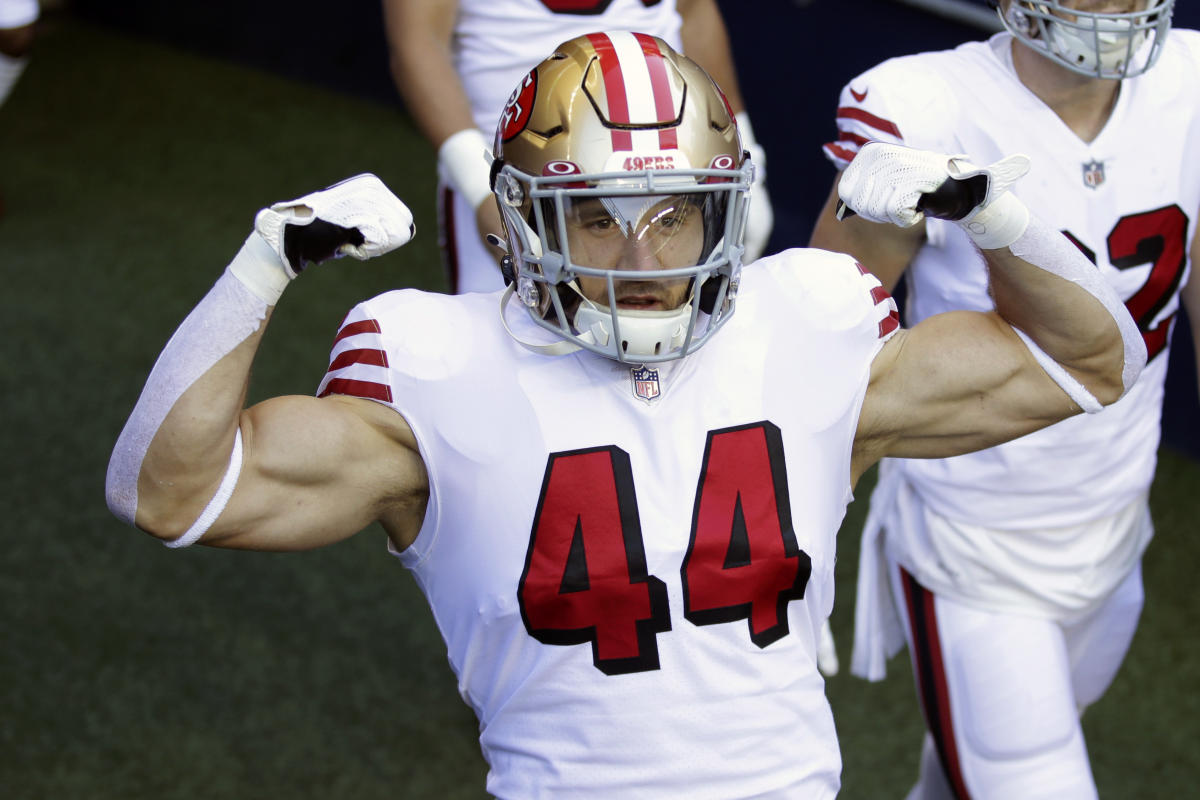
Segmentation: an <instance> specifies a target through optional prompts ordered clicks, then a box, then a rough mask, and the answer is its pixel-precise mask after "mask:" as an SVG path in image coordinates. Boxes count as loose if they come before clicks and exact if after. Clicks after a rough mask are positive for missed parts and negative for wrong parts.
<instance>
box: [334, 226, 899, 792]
mask: <svg viewBox="0 0 1200 800" xmlns="http://www.w3.org/2000/svg"><path fill="white" fill-rule="evenodd" d="M499 297H500V295H499V294H469V295H459V296H446V295H433V294H426V293H421V292H417V291H412V290H404V291H396V292H390V293H387V294H384V295H381V296H379V297H377V298H374V299H372V300H369V301H367V302H365V303H362V304H361V305H359V306H357V307H356V308H355V309H354V310H353V311H352V312H351V313H350V315H349V316H348V317H347V318H346V320H345V321H344V322H343V324H342V328H341V331H340V333H339V334H338V337H337V341H336V343H335V346H334V349H333V353H332V357H331V362H330V369H329V372H328V373H327V375H326V377H325V379H324V381H323V382H322V384H321V387H320V389H319V390H318V393H319V394H321V395H326V394H331V393H338V394H346V395H354V396H358V397H366V398H371V399H373V400H376V401H378V402H381V403H384V404H386V405H388V406H390V407H391V408H393V409H395V410H396V411H397V413H400V414H402V415H403V416H404V418H405V419H406V420H407V421H408V423H409V425H410V426H411V427H412V429H413V431H414V433H415V434H416V438H417V441H418V442H419V446H420V453H421V457H422V459H423V461H424V464H425V467H426V470H427V472H428V475H429V485H430V497H429V504H428V510H427V512H426V517H425V521H424V524H423V527H422V529H421V531H420V533H419V535H418V536H417V539H416V541H415V542H414V543H413V544H412V545H411V546H410V547H408V548H406V549H405V550H404V551H403V552H401V553H399V557H400V559H401V560H402V561H403V563H404V564H405V565H406V566H407V567H408V568H409V569H410V570H411V571H412V573H413V575H414V576H415V577H416V580H417V582H418V583H419V585H420V586H421V589H422V590H423V591H424V593H425V595H426V597H427V599H428V602H429V605H430V607H431V608H432V610H433V614H434V618H435V619H436V622H437V625H438V628H439V629H440V631H441V633H442V636H443V638H444V639H445V642H446V646H447V649H448V653H449V659H450V664H451V666H452V667H453V669H454V672H455V674H456V675H457V678H458V685H459V690H460V692H461V694H462V696H463V698H464V699H465V700H466V701H467V702H468V703H469V704H470V705H471V707H472V708H473V709H474V710H475V712H476V714H477V715H478V717H479V721H480V742H481V745H482V749H483V752H484V756H485V757H486V759H487V761H488V763H489V766H490V771H489V775H488V783H487V788H488V791H489V792H491V793H492V794H494V795H496V796H499V797H503V798H522V799H523V800H527V799H529V798H606V800H608V799H611V798H616V797H621V798H639V797H654V798H658V797H689V798H721V799H722V800H729V799H730V798H737V797H762V798H767V797H770V798H784V797H787V798H795V797H804V798H825V797H833V796H834V795H835V794H836V791H837V788H838V786H839V773H840V757H839V754H838V746H837V737H836V733H835V731H834V726H833V720H832V717H831V714H830V709H829V706H828V703H827V701H826V699H825V695H824V683H823V681H822V679H821V677H820V675H819V674H818V672H817V670H816V666H815V652H816V636H817V632H818V631H819V630H820V623H821V621H822V620H823V619H824V618H825V617H826V616H828V613H829V610H830V607H831V604H832V602H833V548H834V538H835V535H836V532H837V529H838V526H839V524H840V522H841V520H842V517H843V515H844V512H845V508H846V504H847V502H848V501H849V500H850V498H851V486H850V459H851V449H852V446H853V442H854V435H855V430H856V427H857V424H858V416H859V411H860V408H861V404H862V401H863V397H864V394H865V392H866V387H867V383H868V378H869V371H870V364H871V361H872V359H873V358H874V357H875V355H876V353H877V352H878V351H879V349H880V348H881V347H882V345H883V343H884V342H885V341H886V340H887V338H889V337H890V336H891V335H892V333H893V332H894V331H895V330H896V328H897V327H898V320H897V313H896V307H895V303H894V302H893V301H892V300H891V298H890V296H889V295H888V294H887V293H886V292H885V291H884V290H883V289H882V287H880V286H879V282H878V280H876V279H875V278H874V277H873V276H870V275H868V274H866V273H865V271H863V270H861V269H860V268H859V267H858V266H857V265H856V264H855V263H854V261H853V260H852V259H850V258H849V257H847V256H843V255H839V254H831V253H825V252H823V251H816V250H811V251H805V250H793V251H788V252H786V253H782V254H779V255H778V256H774V257H772V258H770V259H764V260H762V261H759V262H757V263H755V264H753V265H751V266H749V267H747V268H746V269H745V270H744V271H743V273H742V282H741V287H740V291H739V296H738V307H737V312H736V313H735V314H734V315H733V317H732V318H730V320H729V321H728V322H727V323H726V325H725V326H724V327H723V328H722V329H721V330H720V331H719V332H718V333H717V334H716V335H715V336H714V337H713V338H712V340H711V341H710V342H709V343H708V344H706V345H705V346H704V347H703V348H701V349H700V350H699V351H697V352H695V353H693V354H691V355H689V356H687V357H686V358H683V359H681V360H678V361H674V362H670V363H668V364H660V365H657V368H653V369H650V368H644V367H638V366H632V367H631V366H630V365H622V364H619V363H617V362H615V361H610V360H608V359H605V358H602V357H598V356H596V355H594V354H591V353H587V352H577V353H574V354H571V355H566V356H557V357H550V356H545V355H538V354H534V353H532V352H529V351H527V350H526V349H524V348H523V347H521V345H519V344H518V343H517V342H515V341H513V339H512V338H510V337H509V336H508V335H506V334H505V332H504V330H503V329H502V327H501V324H500V315H499V312H498V300H499ZM506 318H507V320H508V324H509V325H510V326H511V328H512V330H513V332H514V334H515V335H516V336H517V337H520V338H521V339H522V340H526V341H540V342H546V341H554V340H552V339H548V338H547V337H549V334H548V333H547V332H545V331H543V330H542V329H540V328H538V327H536V326H535V325H534V324H533V323H532V321H531V320H529V319H528V317H527V316H526V313H525V311H524V310H523V309H520V308H518V307H517V304H516V302H515V301H514V303H513V304H512V305H511V306H510V307H509V311H508V313H507V317H506ZM401 702H402V700H401Z"/></svg>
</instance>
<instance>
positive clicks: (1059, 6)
mask: <svg viewBox="0 0 1200 800" xmlns="http://www.w3.org/2000/svg"><path fill="white" fill-rule="evenodd" d="M1089 5H1094V4H1089V3H1083V2H1071V0H1009V2H1007V3H1001V4H1000V6H999V12H1000V19H1001V20H1002V21H1003V22H1004V27H1005V28H1007V29H1008V30H1009V32H1010V33H1012V35H1013V36H1015V37H1016V38H1017V39H1019V40H1021V41H1022V42H1024V43H1025V44H1026V45H1028V46H1029V47H1032V48H1033V49H1035V50H1037V51H1039V52H1041V53H1042V54H1044V55H1045V56H1046V57H1047V58H1049V59H1050V60H1052V61H1055V62H1057V63H1059V64H1062V65H1063V66H1064V67H1066V68H1067V69H1069V70H1072V71H1074V72H1078V73H1080V74H1082V75H1088V76H1090V77H1094V78H1108V79H1114V80H1120V79H1122V78H1132V77H1134V76H1137V75H1140V74H1142V73H1143V72H1145V71H1146V70H1148V69H1150V67H1152V66H1154V62H1155V61H1157V60H1158V55H1159V53H1160V52H1162V47H1163V43H1164V42H1165V41H1166V39H1167V33H1168V32H1169V31H1170V30H1171V14H1172V13H1173V12H1174V10H1175V0H1134V2H1132V3H1130V4H1129V5H1128V6H1127V7H1128V8H1129V9H1130V10H1128V11H1123V12H1102V11H1087V10H1084V9H1085V8H1086V7H1088V6H1089ZM1109 7H1110V8H1111V7H1112V5H1109Z"/></svg>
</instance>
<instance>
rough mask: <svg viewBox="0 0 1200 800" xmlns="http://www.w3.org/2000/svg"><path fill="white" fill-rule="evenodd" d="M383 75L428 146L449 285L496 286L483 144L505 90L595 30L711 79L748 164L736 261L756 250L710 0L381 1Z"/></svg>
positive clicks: (732, 95) (732, 93)
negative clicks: (386, 62) (662, 52)
mask: <svg viewBox="0 0 1200 800" xmlns="http://www.w3.org/2000/svg"><path fill="white" fill-rule="evenodd" d="M384 18H385V23H386V32H387V37H388V42H389V44H390V46H391V59H392V75H393V77H394V80H395V82H396V86H397V87H398V88H399V90H400V94H401V95H402V97H403V98H404V103H405V106H406V107H407V109H408V111H409V113H410V114H412V116H413V119H414V120H415V122H416V124H417V127H418V128H420V130H421V132H422V133H423V134H424V135H425V137H426V138H427V139H428V140H429V141H430V142H431V143H432V144H433V146H434V147H435V148H436V149H437V151H438V175H439V187H438V216H439V219H438V222H439V226H440V231H439V242H440V244H441V247H442V260H443V262H444V264H445V266H446V270H447V273H448V277H449V281H450V288H451V291H453V292H456V293H459V292H491V291H495V290H497V289H501V288H503V286H504V283H503V281H502V279H501V275H500V270H499V269H498V264H499V261H500V257H501V253H500V252H499V251H498V250H497V249H496V248H494V247H492V246H490V245H488V244H487V243H486V242H485V241H484V238H483V237H484V236H485V235H486V234H487V233H488V232H493V233H500V217H499V215H498V213H497V212H496V204H495V203H493V202H492V200H491V188H490V184H489V177H488V163H489V161H490V158H489V157H488V155H487V154H488V151H489V150H490V149H491V137H492V134H493V133H494V132H495V130H496V123H497V121H498V120H499V117H500V112H501V111H502V110H503V109H504V107H505V103H506V101H507V100H508V96H509V94H510V93H511V92H512V90H513V86H515V85H517V82H518V81H519V80H520V79H521V77H522V76H524V75H525V73H527V72H528V71H529V70H530V69H531V68H532V67H533V66H534V65H535V64H537V62H539V61H541V59H542V58H543V57H544V56H545V54H546V53H548V52H550V51H551V50H553V49H554V47H555V46H557V45H558V44H559V43H560V42H564V41H566V40H567V39H572V38H574V37H576V36H582V35H583V34H585V33H590V32H592V31H598V30H626V31H639V32H642V33H648V34H650V35H652V36H658V37H659V38H661V39H664V40H665V41H666V42H667V43H668V44H670V45H671V47H673V48H675V49H676V50H679V51H680V52H684V53H689V54H691V56H692V57H693V58H694V59H695V60H696V61H697V62H698V63H699V64H700V65H701V66H703V67H704V68H705V70H707V71H708V73H709V74H710V75H712V76H713V78H714V79H715V80H716V82H717V85H719V86H720V87H721V88H722V90H724V92H725V95H726V97H727V98H728V99H729V102H730V105H731V106H732V107H733V110H734V112H736V113H737V114H738V123H739V126H740V129H741V132H742V144H743V146H745V147H746V148H747V149H748V150H750V152H751V157H752V159H753V161H754V164H755V170H756V173H755V191H754V203H753V204H752V206H751V209H752V210H751V217H750V223H749V224H750V228H749V229H748V231H747V234H746V249H747V253H748V255H747V257H746V259H745V260H746V262H750V261H753V260H754V259H756V258H758V256H759V255H761V254H762V253H763V251H764V249H765V247H766V244H767V239H768V237H769V236H770V234H771V227H772V224H773V213H772V210H771V203H770V198H769V197H768V195H767V190H766V189H767V187H766V183H765V180H766V157H765V154H764V152H763V149H762V148H761V147H760V146H759V145H758V144H757V142H756V141H755V139H754V137H753V134H752V133H751V129H750V122H749V118H748V116H747V114H746V110H745V105H744V103H743V100H742V96H741V91H740V90H739V88H738V82H737V75H736V73H735V70H734V65H733V59H732V56H731V54H730V51H729V38H728V36H727V34H726V31H725V23H724V21H723V20H722V18H721V12H720V9H719V8H718V7H717V3H716V0H384Z"/></svg>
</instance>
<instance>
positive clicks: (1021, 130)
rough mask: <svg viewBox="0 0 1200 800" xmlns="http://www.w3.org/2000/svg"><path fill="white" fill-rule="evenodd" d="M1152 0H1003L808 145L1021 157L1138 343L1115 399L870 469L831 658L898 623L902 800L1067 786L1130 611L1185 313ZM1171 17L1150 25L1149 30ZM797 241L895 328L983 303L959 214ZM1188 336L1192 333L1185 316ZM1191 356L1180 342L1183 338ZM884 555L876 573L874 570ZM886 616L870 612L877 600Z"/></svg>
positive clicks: (1180, 129) (1164, 50)
mask: <svg viewBox="0 0 1200 800" xmlns="http://www.w3.org/2000/svg"><path fill="white" fill-rule="evenodd" d="M1172 10H1173V0H1149V1H1148V2H1147V0H1106V2H1082V1H1081V0H1080V1H1075V0H1062V1H1061V2H1058V1H1055V0H1037V2H1003V3H1001V4H1000V7H999V14H1000V19H1001V20H1002V21H1003V24H1004V28H1005V29H1006V30H1005V31H1003V32H1001V33H998V34H997V35H995V36H993V37H992V38H991V39H989V40H988V41H984V42H971V43H967V44H964V45H961V46H960V47H958V48H956V49H954V50H949V51H945V52H929V53H921V54H917V55H912V56H905V57H902V58H894V59H891V60H888V61H885V62H883V63H882V64H879V65H878V66H876V67H874V68H872V69H870V70H868V71H866V72H865V73H863V74H861V75H859V76H857V77H855V78H853V79H852V80H851V81H850V82H849V83H847V84H846V85H845V87H844V88H843V90H842V93H841V98H840V100H839V104H838V110H837V128H838V138H837V140H836V141H834V142H831V143H830V144H828V145H826V146H825V153H826V155H827V156H828V158H829V159H830V160H831V161H832V162H833V163H834V164H835V165H836V166H837V167H838V168H839V169H845V168H846V167H847V165H849V164H851V163H852V162H853V161H854V160H855V159H856V157H857V155H858V154H859V153H860V152H862V150H861V148H862V147H863V145H864V143H865V142H868V141H885V142H892V143H898V144H905V145H909V146H912V147H917V148H922V149H932V150H937V151H941V152H949V153H964V154H966V156H967V157H969V158H970V159H972V160H974V161H977V162H979V163H987V161H988V160H989V159H992V158H993V157H995V156H997V155H998V154H1003V153H1010V152H1017V151H1019V152H1022V153H1027V154H1029V155H1030V156H1031V158H1032V162H1033V166H1032V168H1031V170H1030V173H1029V176H1028V177H1027V178H1025V179H1024V180H1023V181H1022V182H1021V183H1020V184H1019V185H1017V186H1016V187H1015V188H1014V190H1013V192H1014V194H1015V195H1017V196H1018V197H1020V198H1021V199H1022V201H1024V202H1025V203H1026V204H1027V205H1028V206H1029V208H1030V209H1031V210H1032V211H1034V213H1035V214H1036V215H1037V216H1038V217H1040V218H1041V219H1043V220H1045V221H1046V222H1047V223H1049V224H1050V225H1051V226H1053V227H1054V228H1055V229H1058V230H1060V231H1062V232H1063V233H1064V234H1065V235H1066V236H1067V237H1068V238H1070V239H1071V241H1072V242H1074V243H1075V245H1076V246H1077V247H1078V248H1079V250H1080V252H1081V253H1083V254H1084V255H1085V256H1086V258H1087V259H1088V261H1089V262H1091V263H1092V264H1093V265H1094V274H1095V275H1097V276H1100V277H1102V278H1103V279H1104V281H1106V282H1107V283H1108V284H1109V285H1111V286H1112V288H1113V289H1114V290H1115V291H1116V292H1117V294H1118V295H1119V296H1120V297H1121V299H1122V301H1123V302H1124V303H1125V305H1126V306H1127V307H1128V308H1129V311H1130V313H1131V314H1132V315H1133V318H1134V319H1135V320H1136V321H1137V324H1138V328H1139V330H1140V332H1141V335H1142V337H1143V338H1144V340H1145V344H1146V347H1147V350H1148V355H1149V364H1148V366H1147V368H1146V372H1145V373H1144V374H1143V376H1142V379H1141V380H1140V381H1139V383H1138V384H1137V386H1135V387H1134V388H1133V390H1132V391H1131V392H1130V393H1129V395H1128V396H1126V397H1125V398H1124V399H1122V400H1121V402H1119V403H1117V404H1116V405H1114V406H1112V407H1111V408H1107V409H1105V410H1103V411H1100V410H1099V408H1098V407H1090V408H1089V409H1088V410H1089V411H1097V412H1099V413H1095V414H1088V415H1086V416H1082V417H1078V418H1076V419H1072V420H1069V421H1067V422H1063V423H1061V424H1059V425H1055V426H1053V427H1051V428H1048V429H1046V430H1043V431H1040V432H1038V433H1035V434H1033V435H1030V436H1026V437H1024V438H1022V439H1019V440H1017V441H1014V442H1010V443H1008V444H1004V445H1001V446H999V447H995V448H992V449H988V450H985V451H982V452H977V453H973V454H971V455H964V456H959V457H956V458H951V459H946V460H933V461H896V462H890V461H889V462H888V463H886V464H884V465H882V467H881V470H880V480H879V483H878V486H877V488H876V489H875V491H874V494H873V495H872V497H871V506H870V511H869V515H868V521H867V525H866V529H865V531H864V538H863V550H862V559H861V563H860V568H859V597H858V601H859V602H858V604H857V607H856V637H855V638H856V642H855V651H854V659H853V664H852V669H853V671H854V672H855V673H856V674H859V675H861V676H863V677H869V678H871V679H879V678H881V677H882V676H883V673H884V661H885V655H884V654H885V653H889V652H894V650H895V649H898V648H899V647H900V646H901V645H902V643H903V641H904V639H903V637H901V636H900V635H899V632H900V631H899V628H900V627H901V626H900V625H893V624H891V621H892V620H896V619H900V620H902V623H903V624H902V627H903V631H904V634H905V635H906V636H907V640H908V645H909V650H910V654H911V656H912V660H913V664H914V667H915V672H916V675H917V684H918V685H917V688H918V695H919V698H920V701H921V703H922V706H923V708H924V713H925V718H926V723H927V728H928V735H927V737H926V741H925V746H924V752H923V756H922V761H921V772H920V779H919V782H918V785H917V787H916V788H915V790H914V792H913V794H912V795H910V796H911V797H917V798H933V797H938V798H941V797H952V796H953V797H996V798H1012V797H1020V798H1022V799H1023V800H1025V798H1042V797H1045V798H1063V797H1071V798H1086V797H1094V796H1095V794H1096V788H1095V786H1094V781H1093V778H1092V774H1091V769H1090V765H1089V762H1088V756H1087V750H1086V747H1085V743H1084V739H1083V734H1082V730H1081V727H1080V723H1079V715H1080V713H1081V712H1082V710H1083V709H1084V708H1086V707H1087V706H1088V705H1089V704H1090V703H1093V702H1095V701H1096V700H1097V699H1099V698H1100V696H1101V695H1102V694H1103V693H1104V691H1105V690H1106V689H1107V687H1108V686H1109V684H1110V683H1111V681H1112V680H1113V677H1114V675H1115V674H1116V672H1117V669H1118V667H1119V666H1120V664H1121V662H1122V660H1123V658H1124V656H1125V654H1126V652H1127V650H1128V648H1129V644H1130V641H1131V639H1132V637H1133V633H1134V630H1135V628H1136V626H1137V621H1138V616H1139V614H1140V613H1141V609H1142V598H1143V593H1142V582H1141V581H1142V577H1141V568H1140V564H1141V558H1142V553H1143V551H1144V550H1145V548H1146V546H1147V544H1148V543H1149V541H1150V538H1151V535H1152V533H1153V527H1152V525H1151V520H1150V513H1149V507H1148V503H1147V501H1148V494H1149V490H1150V484H1151V480H1152V478H1153V475H1154V467H1155V458H1156V452H1157V448H1158V443H1159V421H1160V413H1161V406H1162V398H1163V380H1164V376H1165V374H1166V371H1167V348H1168V344H1169V340H1170V337H1171V330H1172V326H1173V324H1174V320H1175V315H1176V313H1177V311H1178V310H1179V307H1180V302H1181V299H1182V302H1183V303H1184V304H1185V305H1186V307H1187V310H1188V312H1189V315H1190V317H1191V319H1192V320H1193V321H1200V283H1198V282H1197V281H1196V280H1195V279H1190V280H1189V276H1190V275H1191V264H1192V262H1193V261H1194V258H1195V255H1196V253H1197V248H1198V247H1200V245H1198V244H1197V234H1196V217H1197V212H1198V210H1200V171H1197V170H1196V169H1190V168H1187V167H1186V165H1187V164H1189V163H1194V162H1195V153H1196V152H1198V151H1200V81H1197V80H1196V76H1197V75H1200V34H1198V33H1197V32H1195V31H1190V30H1174V31H1171V30H1170V28H1171V13H1172ZM1168 32H1169V36H1168ZM836 203H837V195H836V192H834V193H831V194H830V197H829V200H828V201H827V202H826V206H825V209H824V211H823V212H822V215H821V217H820V219H819V221H818V224H817V226H816V229H815V232H814V234H813V237H812V244H813V245H814V246H817V247H824V248H829V249H833V250H838V251H842V252H846V253H850V254H852V255H854V256H856V257H857V258H858V259H859V261H860V262H861V263H862V264H863V265H865V266H866V267H867V268H868V269H870V270H872V271H873V272H874V273H875V274H876V275H878V276H879V278H880V280H881V281H882V282H883V285H884V286H885V287H887V288H889V289H890V288H892V287H893V286H894V285H895V284H896V283H897V281H898V280H899V279H900V277H901V276H902V275H905V276H906V287H907V290H908V300H907V306H906V312H907V315H908V316H907V319H906V322H911V323H917V325H918V327H920V323H921V321H922V320H925V319H928V318H931V317H933V315H936V314H939V313H941V312H945V311H950V310H954V309H969V310H973V311H980V310H986V309H990V308H992V307H993V298H992V297H991V296H990V295H989V292H988V278H987V271H986V259H985V258H984V257H982V256H981V255H979V254H978V253H977V252H976V249H975V247H974V245H973V244H972V242H971V240H970V238H969V237H968V236H967V235H965V233H964V232H963V231H962V229H961V228H959V227H957V226H955V225H952V224H949V223H946V222H944V221H941V220H936V219H929V220H926V221H925V222H924V223H922V224H918V225H915V226H913V227H911V228H907V229H900V228H896V227H891V226H883V225H874V224H871V222H869V221H866V220H863V219H850V220H846V221H839V220H837V218H836ZM1192 331H1193V335H1196V334H1197V333H1198V332H1200V325H1196V324H1193V327H1192ZM1197 353H1200V347H1198V348H1197ZM885 562H886V564H888V565H889V567H888V568H887V569H885V568H884V567H883V564H884V563H885ZM889 571H890V575H891V579H890V591H891V594H892V595H894V599H895V603H894V605H895V608H896V609H897V610H898V611H899V617H898V618H897V617H896V616H895V615H893V614H892V613H891V609H889V607H888V606H889V605H891V595H889V579H888V577H887V576H888V572H889Z"/></svg>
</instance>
